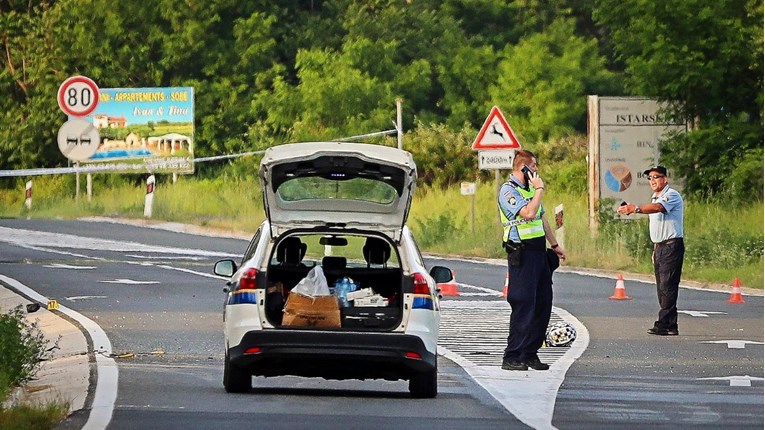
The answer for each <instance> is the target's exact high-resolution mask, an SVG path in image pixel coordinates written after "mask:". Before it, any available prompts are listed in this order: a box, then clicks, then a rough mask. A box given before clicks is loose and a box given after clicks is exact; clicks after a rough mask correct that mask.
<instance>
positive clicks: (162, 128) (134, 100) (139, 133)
mask: <svg viewBox="0 0 765 430" xmlns="http://www.w3.org/2000/svg"><path fill="white" fill-rule="evenodd" d="M99 99H100V100H99V103H98V107H97V108H96V110H95V111H93V112H92V113H91V114H90V115H89V116H88V117H87V118H86V119H87V120H88V121H90V122H92V123H93V124H94V125H95V127H96V128H97V129H98V131H99V133H100V136H101V142H100V145H99V147H98V150H97V151H96V152H95V154H93V155H92V156H91V157H90V158H88V159H87V160H85V161H83V162H82V163H99V164H102V165H105V166H109V167H108V171H109V172H123V173H126V172H134V173H145V172H149V173H169V172H173V173H192V172H193V171H194V161H193V160H194V89H193V88H191V87H169V88H101V89H100V90H99Z"/></svg>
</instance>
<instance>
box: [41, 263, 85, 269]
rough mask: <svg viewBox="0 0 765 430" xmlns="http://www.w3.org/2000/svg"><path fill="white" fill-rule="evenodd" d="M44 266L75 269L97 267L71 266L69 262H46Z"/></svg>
mask: <svg viewBox="0 0 765 430" xmlns="http://www.w3.org/2000/svg"><path fill="white" fill-rule="evenodd" d="M43 267H49V268H51V269H74V270H90V269H95V268H96V267H95V266H71V265H69V264H61V263H53V264H46V265H44V266H43Z"/></svg>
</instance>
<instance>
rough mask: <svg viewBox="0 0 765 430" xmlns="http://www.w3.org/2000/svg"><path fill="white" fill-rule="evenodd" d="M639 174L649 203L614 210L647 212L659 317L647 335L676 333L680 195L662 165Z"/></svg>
mask: <svg viewBox="0 0 765 430" xmlns="http://www.w3.org/2000/svg"><path fill="white" fill-rule="evenodd" d="M643 175H644V177H646V178H648V184H649V185H650V186H651V189H652V190H653V196H652V197H651V203H646V204H643V205H637V204H632V203H626V202H625V203H624V204H622V205H621V206H619V208H617V209H616V211H617V212H618V213H620V214H622V215H632V214H647V215H648V230H649V232H650V234H651V241H652V242H653V243H654V246H653V255H652V256H651V258H652V260H653V268H654V275H655V277H656V293H657V295H658V297H659V318H658V319H657V320H656V322H654V324H653V327H651V328H649V329H648V334H653V335H658V336H677V335H678V334H679V331H678V328H677V294H678V291H679V287H680V276H681V275H682V272H683V258H684V256H685V243H684V242H683V212H684V209H683V208H684V203H683V197H682V196H681V195H680V193H679V192H677V190H675V189H674V188H671V187H670V186H669V178H667V168H666V167H664V166H653V167H649V168H648V169H646V170H645V171H644V172H643Z"/></svg>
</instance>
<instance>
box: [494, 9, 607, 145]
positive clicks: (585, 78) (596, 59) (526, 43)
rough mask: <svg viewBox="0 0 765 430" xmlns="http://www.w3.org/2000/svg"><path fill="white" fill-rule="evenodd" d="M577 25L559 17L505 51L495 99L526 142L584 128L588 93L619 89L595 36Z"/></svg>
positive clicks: (582, 130) (541, 139)
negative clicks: (581, 33)
mask: <svg viewBox="0 0 765 430" xmlns="http://www.w3.org/2000/svg"><path fill="white" fill-rule="evenodd" d="M574 30H575V28H574V21H573V20H572V19H558V20H556V21H555V22H553V23H552V24H550V25H549V26H548V27H546V28H545V30H544V31H543V32H542V33H536V34H534V35H531V36H529V37H526V38H523V39H522V40H521V41H520V42H519V43H518V45H515V46H508V47H507V48H506V49H505V50H504V51H503V52H502V53H501V55H502V60H501V61H500V63H499V73H498V76H497V82H496V84H495V85H492V87H491V90H490V92H491V99H490V101H491V104H494V105H498V106H500V107H501V108H502V110H503V112H504V113H506V114H507V116H508V121H509V122H510V124H511V126H512V127H513V130H514V131H515V132H516V134H517V135H518V137H519V139H520V140H521V142H522V143H536V142H537V141H544V140H548V139H554V138H559V137H562V136H565V135H568V134H571V133H573V132H576V131H579V132H584V131H585V127H586V115H587V109H586V103H585V102H584V100H586V96H587V95H588V94H604V93H605V94H608V93H609V92H611V91H615V90H614V88H615V87H616V84H615V80H614V78H615V76H614V74H613V73H611V72H609V71H608V70H606V68H605V60H604V58H603V57H602V56H600V55H599V53H598V47H597V42H596V40H595V39H585V38H583V37H580V36H577V35H576V34H575V31H574Z"/></svg>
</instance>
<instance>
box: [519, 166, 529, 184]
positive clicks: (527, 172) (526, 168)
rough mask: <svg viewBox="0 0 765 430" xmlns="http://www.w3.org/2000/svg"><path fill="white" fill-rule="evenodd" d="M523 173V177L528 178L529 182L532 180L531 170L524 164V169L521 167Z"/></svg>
mask: <svg viewBox="0 0 765 430" xmlns="http://www.w3.org/2000/svg"><path fill="white" fill-rule="evenodd" d="M521 172H523V175H524V176H526V180H527V181H528V180H529V179H531V169H529V166H527V165H525V164H524V165H523V167H521Z"/></svg>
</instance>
